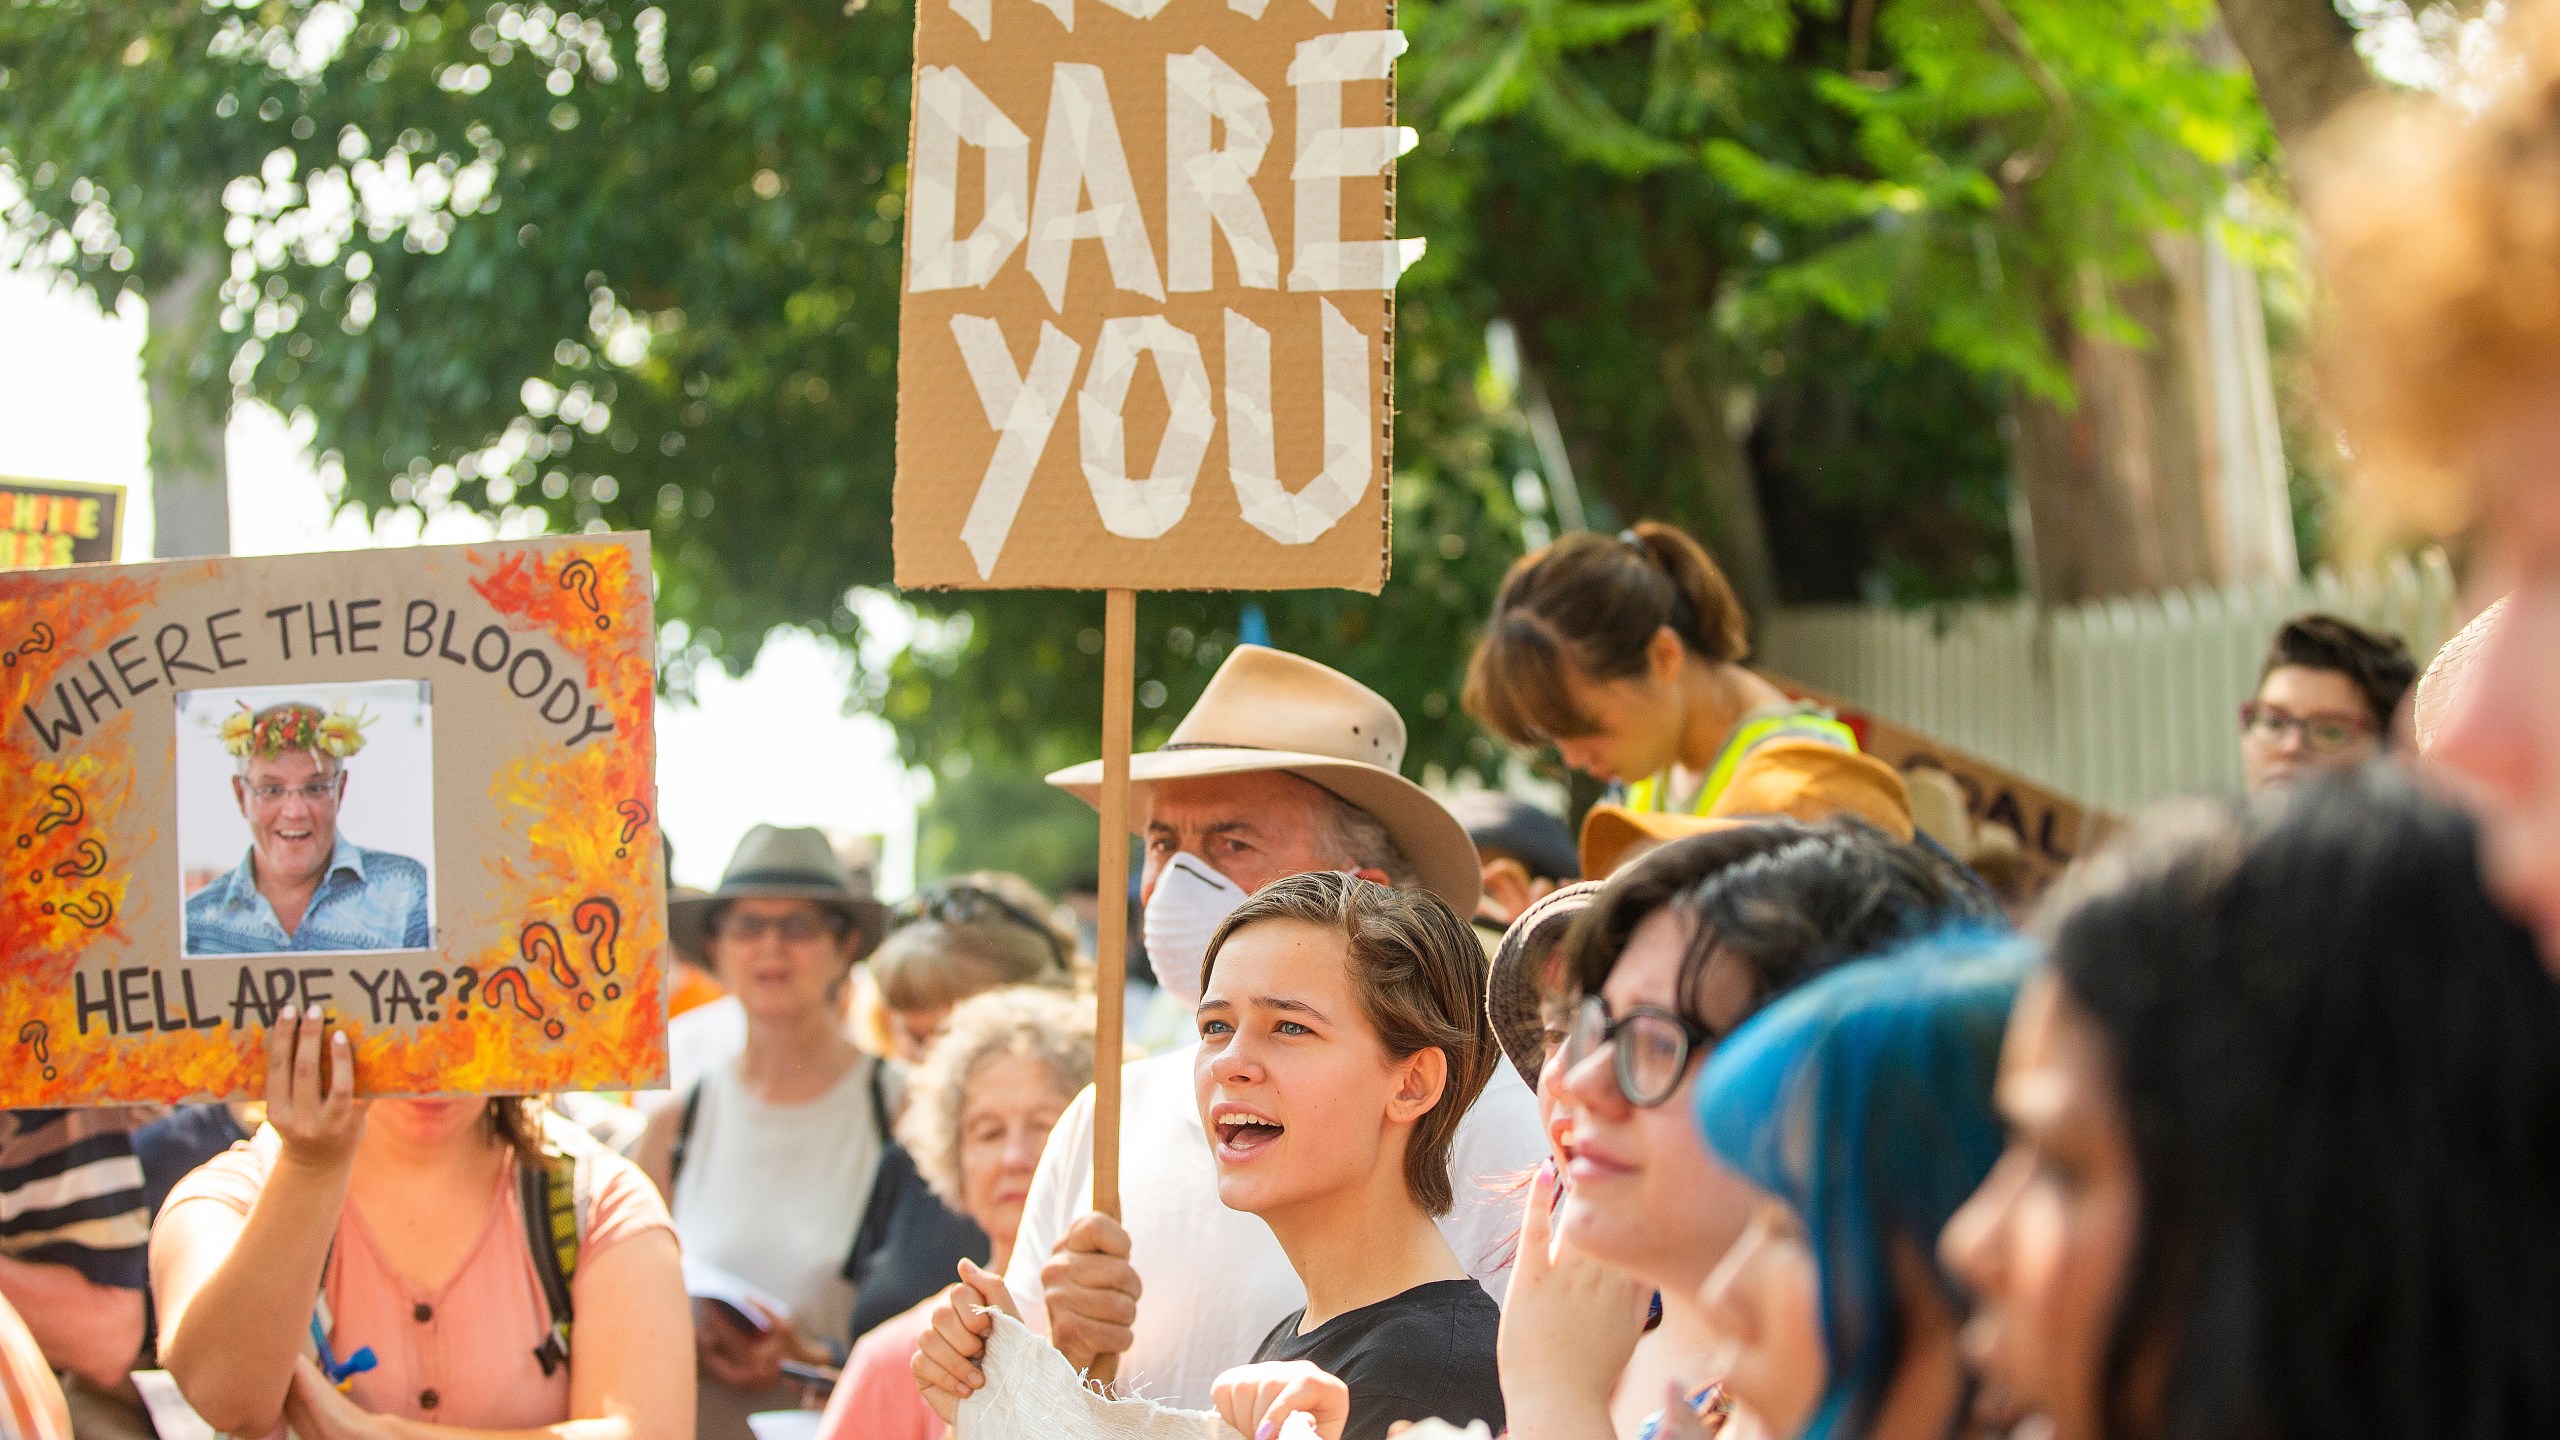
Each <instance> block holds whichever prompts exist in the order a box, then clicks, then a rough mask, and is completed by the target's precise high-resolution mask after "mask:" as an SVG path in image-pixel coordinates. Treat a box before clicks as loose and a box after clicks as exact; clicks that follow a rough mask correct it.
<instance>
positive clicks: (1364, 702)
mask: <svg viewBox="0 0 2560 1440" xmlns="http://www.w3.org/2000/svg"><path fill="white" fill-rule="evenodd" d="M1404 741H1405V735H1404V719H1403V717H1402V716H1399V715H1398V714H1396V707H1394V706H1393V705H1390V704H1388V703H1387V700H1386V697H1385V696H1383V695H1380V694H1379V693H1378V692H1377V691H1375V690H1372V689H1370V688H1369V687H1368V686H1366V685H1363V684H1361V683H1360V682H1359V681H1357V680H1354V679H1352V678H1351V677H1350V676H1348V675H1345V674H1343V673H1342V672H1341V671H1338V670H1334V669H1330V668H1328V667H1326V666H1323V665H1319V664H1317V663H1316V662H1315V661H1313V660H1309V659H1306V658H1305V657H1303V656H1298V655H1291V654H1288V653H1286V652H1284V651H1279V650H1273V649H1269V648H1267V647H1264V646H1261V645H1239V646H1237V647H1236V648H1235V650H1234V651H1233V652H1232V653H1230V654H1229V655H1228V656H1227V659H1226V663H1224V664H1222V665H1220V666H1219V667H1218V673H1217V674H1215V675H1213V676H1211V677H1210V678H1209V688H1208V689H1206V690H1203V691H1201V692H1200V700H1199V703H1198V704H1196V705H1193V706H1192V707H1191V713H1190V714H1188V715H1185V716H1183V717H1182V723H1181V724H1180V725H1177V726H1175V727H1174V730H1173V737H1172V738H1171V739H1169V740H1167V741H1166V742H1165V744H1164V748H1163V749H1161V750H1155V751H1150V752H1148V753H1146V754H1142V755H1133V756H1131V757H1129V826H1130V829H1131V830H1132V831H1134V832H1136V833H1139V834H1144V833H1145V829H1146V823H1147V795H1148V792H1149V791H1150V790H1152V789H1153V788H1154V786H1155V783H1156V782H1157V781H1159V780H1188V779H1196V778H1200V777H1204V776H1211V775H1249V774H1254V773H1257V772H1260V771H1266V770H1277V771H1280V772H1282V773H1284V774H1289V775H1295V776H1297V777H1298V778H1299V779H1301V780H1305V781H1308V782H1309V783H1311V784H1315V785H1320V786H1322V787H1323V788H1325V789H1326V790H1329V791H1331V792H1332V793H1333V794H1335V795H1337V796H1340V797H1341V798H1342V799H1344V800H1346V801H1348V802H1350V803H1351V804H1353V805H1355V806H1358V807H1359V808H1360V809H1362V810H1365V811H1367V812H1368V813H1369V814H1370V815H1371V816H1374V817H1375V818H1376V819H1377V821H1378V823H1379V824H1381V825H1384V826H1385V827H1386V829H1387V834H1388V835H1389V837H1391V838H1392V839H1394V841H1395V842H1396V848H1397V849H1399V850H1401V851H1403V852H1404V856H1405V858H1406V859H1407V860H1410V861H1412V862H1413V868H1414V871H1415V873H1416V875H1417V876H1418V877H1419V878H1420V879H1421V881H1422V887H1423V888H1424V889H1426V890H1429V891H1430V892H1431V893H1433V894H1435V895H1437V896H1439V897H1440V898H1441V899H1443V900H1446V901H1448V902H1449V904H1450V906H1451V907H1452V908H1454V909H1455V910H1456V911H1457V912H1458V913H1459V914H1460V915H1461V916H1465V915H1473V914H1474V913H1475V911H1476V900H1477V898H1478V896H1479V895H1480V894H1481V892H1482V889H1483V884H1484V873H1483V871H1482V869H1481V868H1480V867H1479V866H1478V865H1477V863H1476V847H1475V843H1474V842H1473V841H1471V840H1469V839H1468V838H1467V831H1466V827H1464V826H1462V825H1460V824H1459V823H1458V821H1457V817H1455V816H1453V815H1451V814H1450V813H1449V812H1448V810H1447V809H1446V808H1444V807H1443V806H1442V805H1441V804H1440V802H1439V801H1437V800H1434V799H1432V798H1431V794H1430V792H1429V791H1426V790H1424V789H1423V788H1422V787H1421V786H1419V785H1416V784H1414V783H1413V782H1412V781H1410V780H1407V779H1405V778H1404V777H1403V776H1402V775H1399V774H1397V773H1396V770H1397V767H1399V766H1401V765H1402V764H1403V763H1404ZM1049 783H1050V784H1052V785H1055V786H1057V787H1058V788H1059V789H1061V790H1064V791H1066V792H1068V793H1069V794H1072V795H1074V796H1076V797H1077V798H1078V799H1081V800H1083V801H1084V802H1085V803H1086V804H1088V805H1097V806H1098V805H1099V804H1100V802H1101V795H1102V762H1101V761H1099V760H1095V761H1090V762H1088V763H1086V764H1083V765H1075V766H1070V767H1068V768H1067V769H1064V770H1061V771H1059V772H1058V773H1056V774H1054V775H1052V776H1050V777H1049Z"/></svg>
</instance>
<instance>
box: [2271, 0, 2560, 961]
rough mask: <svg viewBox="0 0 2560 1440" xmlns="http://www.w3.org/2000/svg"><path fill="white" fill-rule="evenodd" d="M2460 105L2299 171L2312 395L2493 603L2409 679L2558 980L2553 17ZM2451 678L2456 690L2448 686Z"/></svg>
mask: <svg viewBox="0 0 2560 1440" xmlns="http://www.w3.org/2000/svg"><path fill="white" fill-rule="evenodd" d="M2490 59H2491V63H2489V64H2488V65H2485V66H2483V67H2482V68H2481V70H2480V72H2479V73H2478V74H2477V75H2475V76H2472V77H2469V78H2471V79H2472V80H2474V81H2475V82H2476V83H2475V84H2474V85H2472V86H2469V87H2465V90H2464V92H2463V93H2462V94H2461V95H2459V96H2458V97H2457V96H2453V95H2448V96H2444V97H2425V96H2399V97H2395V98H2393V99H2391V100H2389V101H2387V102H2378V103H2376V104H2374V105H2373V106H2372V107H2371V108H2369V109H2367V110H2365V111H2364V112H2362V113H2360V114H2356V115H2353V116H2351V117H2349V119H2348V120H2347V121H2345V122H2344V123H2342V124H2341V125H2339V126H2338V127H2336V133H2334V134H2332V135H2330V136H2328V137H2325V138H2326V144H2325V147H2324V150H2323V153H2320V154H2319V155H2317V156H2316V157H2314V159H2313V161H2312V162H2311V163H2309V164H2307V165H2306V166H2305V167H2304V168H2305V174H2306V176H2307V178H2308V179H2309V181H2310V184H2309V187H2308V198H2309V201H2310V203H2309V206H2308V210H2309V214H2310V218H2311V221H2312V231H2313V240H2314V244H2313V246H2312V251H2313V253H2314V254H2315V255H2316V256H2317V257H2318V258H2319V264H2320V270H2321V278H2322V280H2323V281H2325V282H2326V287H2327V290H2328V295H2329V302H2330V303H2329V311H2328V314H2327V316H2326V324H2325V332H2324V336H2323V340H2324V345H2323V349H2324V362H2325V363H2324V370H2325V374H2324V376H2323V385H2324V388H2325V390H2326V391H2327V394H2326V397H2325V398H2326V400H2327V402H2328V404H2329V406H2330V409H2331V411H2332V413H2334V414H2335V415H2336V416H2337V418H2338V420H2339V423H2340V424H2341V426H2342V427H2343V428H2344V430H2345V432H2346V436H2347V440H2348V442H2349V445H2350V447H2351V449H2352V450H2353V452H2354V454H2355V457H2356V466H2357V469H2358V472H2359V474H2360V476H2361V478H2362V479H2364V480H2365V481H2366V482H2368V487H2369V491H2370V494H2369V497H2368V498H2370V499H2372V500H2375V501H2378V502H2379V504H2378V505H2377V506H2375V507H2374V508H2376V509H2378V510H2379V511H2380V512H2381V513H2382V514H2383V516H2384V517H2385V518H2387V519H2389V520H2391V521H2395V522H2399V525H2400V528H2418V529H2422V530H2429V531H2433V532H2436V533H2440V534H2441V533H2457V532H2467V534H2468V535H2469V536H2470V538H2471V539H2472V540H2473V541H2474V542H2475V548H2474V550H2473V552H2472V553H2473V556H2474V558H2475V559H2476V560H2477V562H2478V564H2477V566H2476V572H2475V579H2474V589H2475V591H2476V593H2477V594H2478V595H2479V596H2480V597H2481V598H2482V599H2484V600H2485V599H2489V598H2491V597H2496V596H2504V597H2505V598H2504V601H2503V602H2502V603H2501V604H2500V605H2499V607H2498V609H2497V611H2496V612H2495V614H2494V615H2484V616H2483V617H2482V619H2481V621H2480V622H2478V623H2476V624H2475V625H2474V627H2473V628H2472V630H2471V631H2469V632H2466V633H2465V635H2464V636H2463V637H2462V638H2461V639H2459V640H2457V641H2456V642H2455V643H2454V644H2453V645H2450V646H2448V647H2446V648H2447V650H2448V652H2450V655H2449V656H2448V658H2447V659H2445V660H2442V661H2440V662H2439V664H2438V667H2437V671H2436V672H2433V673H2430V675H2429V676H2428V678H2427V680H2426V681H2424V682H2422V683H2421V684H2420V686H2419V692H2418V707H2417V709H2418V738H2419V744H2420V747H2421V748H2422V749H2423V750H2424V751H2425V753H2426V755H2427V758H2428V759H2429V761H2430V762H2431V763H2432V764H2434V765H2435V766H2436V767H2437V768H2438V769H2439V770H2440V771H2443V772H2445V773H2447V774H2449V775H2451V776H2453V777H2455V778H2456V780H2457V783H2459V784H2460V786H2461V788H2462V789H2463V791H2464V792H2465V796H2466V798H2467V799H2468V800H2469V801H2470V802H2471V803H2472V804H2473V806H2474V808H2475V809H2476V810H2477V811H2478V812H2479V814H2480V816H2481V818H2482V822H2483V823H2482V826H2481V832H2482V845H2483V858H2484V860H2485V861H2486V862H2487V867H2488V872H2489V878H2490V881H2491V883H2492V885H2493V886H2494V887H2495V889H2496V890H2497V892H2498V895H2499V898H2500V899H2501V900H2502V901H2503V902H2504V903H2505V905H2506V907H2507V908H2508V910H2509V911H2510V912H2511V913H2512V914H2514V915H2515V916H2516V918H2517V919H2518V920H2520V921H2522V922H2524V923H2525V924H2527V925H2529V926H2530V927H2531V928H2532V929H2534V930H2535V931H2536V932H2537V933H2538V936H2539V939H2540V941H2541V947H2542V956H2543V960H2544V963H2545V964H2546V965H2548V966H2549V967H2551V968H2552V969H2554V970H2555V971H2560V464H2555V463H2554V461H2553V458H2552V457H2554V456H2555V455H2560V4H2554V3H2552V0H2518V3H2516V4H2514V5H2512V6H2510V7H2509V8H2508V13H2507V16H2506V18H2505V19H2504V20H2503V21H2502V22H2500V26H2499V34H2498V43H2497V44H2496V45H2495V46H2494V47H2493V48H2492V50H2491V52H2490ZM2456 674H2458V675H2459V676H2460V679H2459V681H2458V683H2444V682H2446V681H2448V680H2450V679H2452V677H2453V676H2454V675H2456Z"/></svg>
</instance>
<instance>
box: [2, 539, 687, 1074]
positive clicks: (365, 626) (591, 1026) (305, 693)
mask: <svg viewBox="0 0 2560 1440" xmlns="http://www.w3.org/2000/svg"><path fill="white" fill-rule="evenodd" d="M649 578H650V572H649V553H648V540H647V537H645V536H637V535H631V536H625V535H582V536H576V537H565V538H560V539H547V540H533V541H524V542H518V543H506V544H491V545H474V546H462V547H451V548H437V549H417V550H400V551H378V550H377V551H364V552H350V553H342V554H326V555H292V556H280V557H274V558H267V559H238V560H235V559H214V560H181V561H169V562H165V563H161V564H154V565H132V566H103V567H84V568H81V569H76V570H65V571H37V572H26V573H17V574H6V575H0V935H5V936H6V937H7V943H6V945H5V947H0V1054H5V1059H0V1106H22V1105H74V1104H102V1103H109V1102H120V1101H143V1100H179V1099H186V1098H195V1097H254V1096H256V1095H258V1094H260V1093H262V1092H263V1089H264V1085H265V1058H264V1054H265V1052H264V1027H265V1026H266V1025H267V1024H268V1023H269V1021H270V1020H272V1019H273V1018H274V1017H275V1016H276V1015H277V1014H279V1013H281V1011H282V1009H283V1008H284V1007H286V1006H296V1007H299V1006H306V1005H318V1006H321V1007H322V1008H323V1009H325V1010H327V1011H329V1012H331V1013H332V1014H334V1015H335V1016H336V1017H337V1018H338V1019H339V1020H340V1021H341V1022H342V1023H344V1024H345V1026H346V1027H347V1028H348V1030H349V1031H351V1032H352V1034H353V1036H354V1039H355V1045H356V1052H355V1053H356V1075H357V1082H358V1084H359V1086H360V1087H361V1088H362V1089H363V1090H364V1091H365V1092H366V1093H368V1094H375V1095H420V1094H505V1093H518V1092H533V1091H547V1090H596V1089H633V1088H644V1087H648V1086H652V1085H656V1084H662V1083H664V1079H663V1077H664V1076H665V1073H666V996H665V984H664V977H663V975H662V973H661V959H660V956H661V952H662V950H663V948H664V945H665V939H666V898H665V895H664V893H663V881H662V877H661V874H660V867H659V865H658V864H657V863H656V860H655V857H656V854H657V846H658V841H657V837H656V835H655V833H654V830H653V827H652V820H653V818H654V814H653V812H654V807H655V805H656V796H655V791H654V782H653V775H654V771H653V768H652V767H653V764H654V759H653V746H652V738H651V720H652V708H651V707H652V703H653V702H652V686H653V684H654V681H655V670H654V654H655V646H656V627H655V625H654V623H653V622H652V619H651V612H650V599H649Z"/></svg>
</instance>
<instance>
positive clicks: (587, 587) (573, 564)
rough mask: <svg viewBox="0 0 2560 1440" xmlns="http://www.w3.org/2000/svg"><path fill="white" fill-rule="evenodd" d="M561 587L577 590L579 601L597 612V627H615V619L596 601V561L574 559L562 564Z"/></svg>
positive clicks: (600, 628) (606, 628)
mask: <svg viewBox="0 0 2560 1440" xmlns="http://www.w3.org/2000/svg"><path fill="white" fill-rule="evenodd" d="M560 588H561V589H563V590H574V591H576V592H577V595H578V603H580V604H582V605H584V606H586V607H587V608H588V609H589V610H592V611H594V612H596V628H597V629H599V630H610V629H612V628H613V621H612V620H611V619H610V618H608V617H607V616H606V615H605V614H604V613H603V612H604V607H603V606H602V605H599V604H597V603H596V567H595V564H594V562H592V561H587V560H572V561H570V562H569V563H568V564H566V565H563V566H561V567H560Z"/></svg>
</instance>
